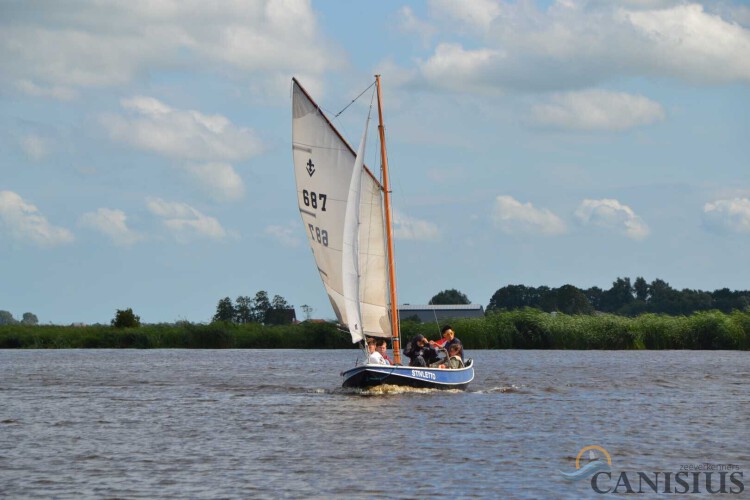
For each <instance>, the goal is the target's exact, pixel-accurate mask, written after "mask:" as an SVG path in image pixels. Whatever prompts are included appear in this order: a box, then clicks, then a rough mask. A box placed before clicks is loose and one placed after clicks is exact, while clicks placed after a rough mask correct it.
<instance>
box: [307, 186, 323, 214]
mask: <svg viewBox="0 0 750 500" xmlns="http://www.w3.org/2000/svg"><path fill="white" fill-rule="evenodd" d="M326 200H328V195H326V194H323V193H316V192H315V191H308V190H307V189H303V190H302V201H303V202H305V206H306V207H313V208H315V209H317V208H318V205H320V211H321V212H325V211H326Z"/></svg>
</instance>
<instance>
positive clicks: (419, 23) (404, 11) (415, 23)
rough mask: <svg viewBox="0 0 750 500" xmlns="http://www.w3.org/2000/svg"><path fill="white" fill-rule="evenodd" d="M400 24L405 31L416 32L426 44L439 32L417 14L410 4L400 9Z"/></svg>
mask: <svg viewBox="0 0 750 500" xmlns="http://www.w3.org/2000/svg"><path fill="white" fill-rule="evenodd" d="M398 25H399V28H400V29H401V31H403V32H404V33H415V34H416V35H418V36H419V37H420V38H421V39H422V43H423V44H425V45H427V44H428V43H429V41H430V40H431V39H432V37H433V36H435V35H436V34H437V28H436V27H435V26H433V25H432V24H430V23H428V22H426V21H424V20H422V19H419V18H418V17H417V16H415V15H414V11H413V10H412V9H411V7H409V6H408V5H406V6H404V7H401V9H399V11H398Z"/></svg>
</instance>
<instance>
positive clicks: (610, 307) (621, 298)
mask: <svg viewBox="0 0 750 500" xmlns="http://www.w3.org/2000/svg"><path fill="white" fill-rule="evenodd" d="M525 307H531V308H534V309H540V310H542V311H546V312H553V311H557V312H561V313H564V314H593V313H594V312H595V311H600V312H606V313H612V314H617V315H620V316H631V317H633V316H638V315H640V314H646V313H656V314H668V315H673V316H677V315H689V314H692V313H694V312H699V311H710V310H718V311H722V312H724V313H731V312H732V311H735V310H737V311H746V310H748V309H749V308H750V291H748V290H745V291H732V290H729V289H728V288H722V289H720V290H714V291H713V292H707V291H702V290H692V289H688V288H685V289H683V290H677V289H674V288H672V287H671V286H670V285H669V283H667V282H666V281H664V280H661V279H655V280H653V281H652V282H651V283H648V282H647V281H646V280H645V279H643V278H642V277H638V278H636V279H635V281H634V282H632V283H631V281H630V278H617V279H616V280H615V281H614V282H613V283H612V287H611V288H609V289H608V290H603V289H601V288H599V287H596V286H594V287H591V288H587V289H579V288H577V287H575V286H573V285H564V286H561V287H559V288H550V287H547V286H540V287H536V288H535V287H529V286H525V285H507V286H504V287H503V288H500V289H499V290H497V291H496V292H495V293H494V294H493V295H492V298H491V299H490V303H489V305H488V306H487V313H491V312H499V311H510V310H514V309H523V308H525Z"/></svg>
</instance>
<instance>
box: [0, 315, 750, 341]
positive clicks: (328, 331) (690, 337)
mask: <svg viewBox="0 0 750 500" xmlns="http://www.w3.org/2000/svg"><path fill="white" fill-rule="evenodd" d="M451 325H452V326H453V327H454V329H455V330H456V335H457V336H458V337H459V338H460V339H461V341H462V342H463V343H464V346H465V347H466V349H724V350H749V349H750V312H740V311H735V312H732V313H731V314H725V313H722V312H718V311H708V312H699V313H694V314H692V315H690V316H666V315H656V314H644V315H642V316H637V317H634V318H629V317H624V316H616V315H610V314H604V315H595V316H585V315H581V316H569V315H565V314H555V315H552V314H548V313H544V312H541V311H538V310H536V309H524V310H518V311H509V312H502V313H497V314H492V315H489V316H486V317H484V318H476V319H464V320H455V321H451ZM438 330H439V329H438V326H437V325H436V324H434V323H432V324H430V323H424V324H419V323H414V322H411V321H406V322H404V323H403V324H402V339H403V340H402V341H403V342H404V343H405V342H406V341H408V340H409V339H410V338H411V337H412V336H414V335H416V334H418V333H421V334H423V335H425V336H427V337H428V338H431V339H437V338H438V337H439V332H438ZM352 347H353V345H352V344H351V342H350V341H349V336H348V334H347V333H344V332H341V331H340V330H338V329H337V328H336V327H335V326H334V325H331V324H324V323H302V324H299V325H288V326H263V325H259V324H255V323H250V324H244V325H232V324H225V323H213V324H209V325H203V324H191V323H178V324H155V325H143V326H141V327H139V328H125V329H118V328H113V327H110V326H107V325H93V326H83V327H75V326H54V325H40V326H26V325H3V326H0V348H3V349H60V348H67V349H69V348H82V349H86V348H99V349H101V348H135V349H150V348H187V349H229V348H234V349H345V348H352Z"/></svg>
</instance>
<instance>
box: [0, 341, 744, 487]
mask: <svg viewBox="0 0 750 500" xmlns="http://www.w3.org/2000/svg"><path fill="white" fill-rule="evenodd" d="M467 356H470V357H473V358H474V359H475V362H476V365H475V366H476V379H475V380H474V382H472V384H471V385H470V387H469V390H468V391H467V392H439V391H408V392H400V391H385V392H373V393H365V394H361V393H356V392H347V391H345V390H343V389H341V388H340V385H341V377H340V376H339V372H340V371H341V370H342V369H345V368H348V367H350V366H352V365H353V364H354V362H355V360H356V358H357V352H356V351H343V350H342V351H298V350H271V351H261V350H35V351H21V350H5V351H0V497H6V498H61V499H65V498H71V499H79V498H106V497H118V498H253V497H261V498H278V497H288V498H299V497H318V498H324V497H347V498H351V497H355V498H358V497H382V498H392V497H407V498H424V497H427V496H444V497H457V496H458V497H466V498H492V497H494V498H593V497H598V498H601V497H602V495H598V494H596V493H594V491H593V490H592V486H591V483H590V479H583V480H580V481H568V480H566V479H565V478H563V476H562V474H561V472H566V473H573V472H575V471H576V457H577V456H578V454H579V451H580V450H582V449H583V448H584V447H586V446H590V445H597V446H600V447H602V448H603V449H605V450H606V451H607V452H608V453H609V454H610V456H611V460H612V465H611V477H612V481H609V482H608V481H606V480H605V479H607V478H606V477H605V478H602V481H600V483H599V484H600V486H601V488H613V487H615V486H616V485H615V482H616V480H617V475H618V474H620V472H621V471H632V472H628V474H631V477H632V475H635V474H637V472H635V471H672V472H673V473H676V472H678V471H679V470H680V467H682V466H684V465H688V464H703V463H709V464H732V465H733V466H736V467H738V469H733V470H740V471H742V472H743V474H744V476H742V477H743V479H742V481H743V483H744V484H746V485H747V491H745V492H743V494H741V495H732V494H731V493H729V494H727V495H724V497H733V498H740V497H743V496H744V497H745V498H748V493H749V492H750V473H748V469H750V444H749V443H750V354H749V353H745V352H694V351H642V352H627V351H604V352H602V351H469V352H467ZM591 453H592V454H593V453H594V452H593V451H592V452H591ZM596 454H597V456H603V455H599V452H598V451H597V453H596ZM588 455H589V452H586V453H585V454H584V456H583V457H582V464H583V463H587V462H586V460H587V456H588ZM636 477H637V476H636ZM716 477H717V479H718V476H716ZM735 477H739V476H735ZM691 484H692V483H691ZM714 484H715V483H714ZM730 485H731V483H728V485H727V488H729V486H730ZM634 487H636V488H637V485H634ZM736 489H737V487H735V491H736ZM622 491H623V490H619V491H618V493H620V492H622ZM678 491H679V490H678ZM701 491H704V492H705V489H704V488H703V486H701ZM610 496H612V495H610ZM690 496H691V497H697V496H700V495H690ZM637 497H638V498H649V497H656V495H655V494H654V493H651V496H649V495H648V494H643V495H637ZM662 497H664V496H663V495H662ZM667 497H671V498H677V497H679V495H675V494H672V495H667Z"/></svg>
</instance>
